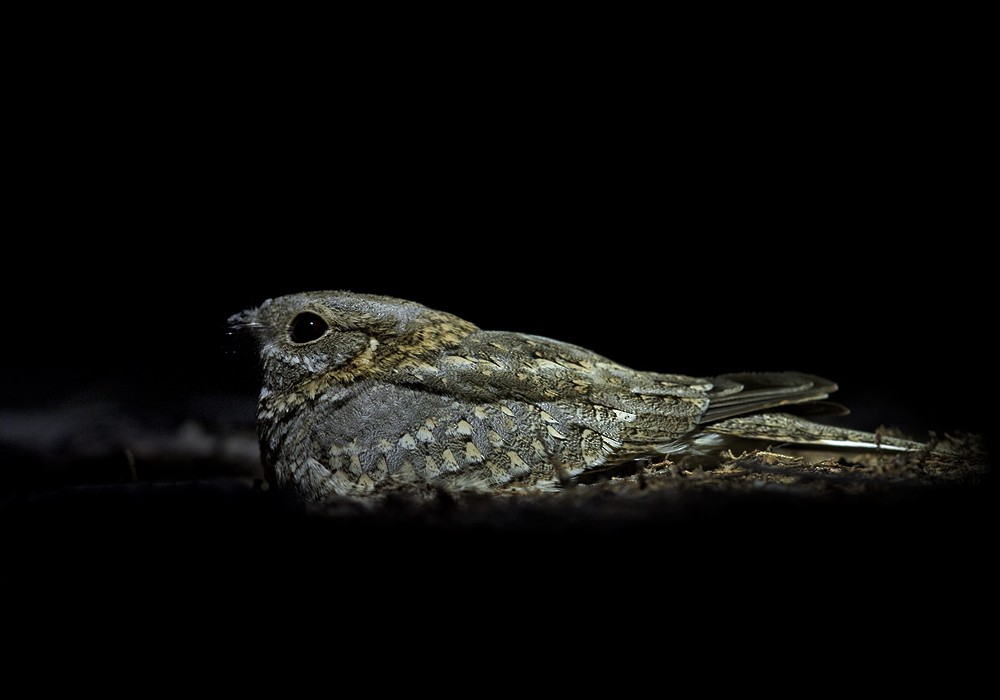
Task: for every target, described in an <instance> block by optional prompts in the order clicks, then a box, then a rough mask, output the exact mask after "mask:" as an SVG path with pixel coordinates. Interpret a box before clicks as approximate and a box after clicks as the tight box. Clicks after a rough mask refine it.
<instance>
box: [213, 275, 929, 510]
mask: <svg viewBox="0 0 1000 700" xmlns="http://www.w3.org/2000/svg"><path fill="white" fill-rule="evenodd" d="M229 322H230V327H231V328H232V329H234V330H246V331H250V332H252V333H253V335H254V336H255V337H256V339H257V341H258V342H259V346H260V355H261V360H262V365H263V388H262V390H261V393H260V399H259V401H258V405H257V423H258V431H259V436H260V444H261V455H262V460H263V463H264V467H265V470H266V473H267V475H268V478H269V480H271V481H273V482H275V483H276V484H277V486H278V487H280V488H290V489H292V490H294V491H295V492H296V493H297V494H298V495H300V496H302V497H304V498H307V499H317V500H318V499H322V498H324V497H327V496H330V495H333V494H338V495H346V496H364V495H369V494H372V493H373V492H377V491H378V490H379V489H380V488H383V487H387V486H393V487H398V486H406V485H409V484H413V485H426V484H431V485H434V486H437V487H440V488H443V489H448V490H457V489H474V490H479V491H483V490H486V491H493V490H511V489H514V490H524V489H527V490H531V489H554V488H559V487H560V486H561V485H566V484H570V483H572V482H573V481H574V480H575V479H577V478H579V477H580V476H581V475H584V474H586V473H588V472H593V471H595V470H607V469H612V468H615V467H619V466H621V465H627V464H629V463H635V462H636V461H637V460H647V459H650V458H662V457H663V456H665V455H670V456H671V457H672V458H673V456H676V455H684V454H689V453H699V452H705V451H712V450H720V449H723V448H724V447H725V446H726V445H727V444H729V442H730V440H732V439H736V438H749V439H759V440H763V441H766V442H767V443H769V444H777V443H801V444H811V445H827V446H831V445H832V446H843V447H860V448H875V447H880V448H882V449H895V450H908V449H918V448H920V447H922V446H921V445H919V444H918V443H913V442H909V441H905V440H898V439H893V438H887V437H877V436H876V435H874V434H872V433H865V432H860V431H855V430H848V429H842V428H836V427H832V426H828V425H823V424H819V423H815V422H811V421H807V420H805V419H803V418H801V417H799V416H795V415H791V414H789V413H787V412H775V411H774V409H777V408H780V407H794V406H796V405H799V404H812V403H815V402H822V401H823V400H824V399H826V398H827V396H828V395H829V394H830V393H831V392H833V391H835V390H836V388H837V387H836V385H835V384H833V383H832V382H830V381H828V380H826V379H822V378H820V377H816V376H812V375H808V374H801V373H798V372H773V373H772V372H764V373H757V374H726V375H722V376H718V377H712V378H698V377H688V376H684V375H681V374H661V373H658V372H640V371H636V370H633V369H630V368H628V367H624V366H622V365H620V364H617V363H615V362H612V361H611V360H609V359H607V358H604V357H601V356H600V355H597V354H595V353H593V352H591V351H589V350H586V349H584V348H581V347H578V346H575V345H570V344H568V343H563V342H560V341H557V340H551V339H549V338H544V337H540V336H535V335H527V334H523V333H512V332H503V331H487V330H480V329H479V328H477V327H476V326H475V325H473V324H472V323H469V322H468V321H465V320H463V319H461V318H458V317H456V316H453V315H452V314H448V313H444V312H442V311H435V310H433V309H429V308H427V307H425V306H422V305H420V304H417V303H415V302H412V301H404V300H401V299H394V298H390V297H382V296H374V295H368V294H355V293H351V292H344V291H321V292H307V293H302V294H292V295H289V296H283V297H278V298H275V299H269V300H267V301H265V302H264V303H263V304H262V305H261V306H260V307H259V308H257V309H251V310H248V311H245V312H243V313H240V314H236V315H234V316H232V317H231V318H230V319H229Z"/></svg>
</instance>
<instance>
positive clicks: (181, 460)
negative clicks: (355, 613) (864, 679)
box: [0, 412, 995, 585]
mask: <svg viewBox="0 0 1000 700" xmlns="http://www.w3.org/2000/svg"><path fill="white" fill-rule="evenodd" d="M22 418H23V419H24V420H26V421H27V420H31V419H32V417H31V416H27V417H24V416H22ZM92 418H93V413H92V412H91V413H89V414H88V418H87V420H91V419H92ZM8 419H9V420H8V425H15V422H14V418H13V417H11V416H8ZM60 420H61V421H62V422H63V423H64V424H65V425H67V426H70V427H67V428H66V429H65V431H64V432H62V433H59V432H58V430H56V432H55V433H51V432H50V433H46V434H45V435H43V436H41V437H40V439H39V440H37V441H35V442H31V441H30V440H28V441H23V440H22V441H20V442H19V443H17V444H13V443H15V442H17V441H11V440H8V441H7V444H6V446H5V451H4V453H3V456H4V462H5V468H6V469H5V482H6V483H5V486H4V489H3V491H2V500H0V518H2V526H3V528H4V531H5V532H6V533H8V534H12V535H14V536H13V537H11V538H10V541H9V542H8V545H9V547H10V549H11V552H12V553H14V554H16V556H15V557H13V558H8V562H9V564H10V566H8V567H6V570H5V571H4V572H3V580H4V581H5V582H6V583H18V582H20V583H22V584H25V585H31V582H32V581H36V580H38V579H39V578H46V576H47V574H46V575H43V574H42V573H41V572H49V571H51V570H52V569H56V570H57V571H59V572H61V574H62V575H67V571H72V572H73V575H80V574H81V573H82V572H87V576H95V577H97V578H98V579H100V578H101V575H102V574H101V572H102V571H116V570H118V569H119V568H120V567H123V566H124V567H126V568H127V567H129V566H132V565H133V563H134V565H135V566H137V567H140V568H141V567H144V566H148V565H155V566H156V567H157V568H159V567H160V565H161V564H165V563H166V562H173V563H174V564H173V568H171V567H169V566H167V567H166V571H168V572H170V573H171V576H179V577H181V578H183V577H184V576H185V575H186V573H191V574H194V573H195V572H198V573H199V575H209V574H210V573H211V572H213V571H214V572H215V573H217V574H221V575H233V576H237V575H238V573H237V572H245V573H247V574H248V575H254V576H257V577H258V578H259V577H260V576H261V575H262V574H266V573H267V572H272V571H273V570H274V569H273V568H272V566H271V564H274V563H275V561H276V559H277V560H279V561H281V562H282V564H281V566H282V567H284V568H285V570H286V571H294V570H301V569H302V568H303V567H306V568H307V569H308V570H309V571H311V572H313V573H317V574H319V573H321V572H322V571H323V570H324V568H326V567H328V568H329V569H330V570H331V571H333V572H336V575H342V574H343V572H344V571H345V569H346V570H353V571H354V572H355V574H357V572H358V571H359V570H361V571H367V572H371V571H372V570H373V565H372V564H371V563H369V562H370V560H371V559H372V558H373V557H374V558H375V560H376V561H377V566H385V565H388V564H389V563H390V561H394V562H396V563H397V564H399V565H400V566H403V565H404V564H403V562H410V565H411V566H417V567H418V568H421V569H426V567H427V566H428V562H434V561H438V562H439V564H440V563H441V562H444V563H446V564H447V565H449V566H450V565H455V564H456V562H466V563H472V562H477V561H478V562H480V563H487V562H490V561H498V560H509V559H511V558H513V559H516V560H518V561H525V562H526V561H529V560H531V559H537V560H538V566H540V567H541V568H543V569H544V568H545V567H547V566H554V564H553V562H558V561H562V562H563V566H568V567H570V568H573V567H581V566H584V563H587V565H588V566H598V568H599V569H600V570H601V571H602V572H603V573H605V574H607V573H609V571H608V569H607V567H606V566H599V565H598V564H599V562H601V561H612V560H613V561H615V562H617V563H616V564H615V566H617V567H619V568H621V567H625V568H629V567H634V566H638V565H640V563H641V562H653V563H656V562H659V563H661V564H662V563H664V562H681V561H685V560H686V561H689V562H694V561H700V560H701V558H702V557H708V558H709V559H713V560H715V561H718V560H719V558H720V557H723V558H725V557H728V558H730V559H731V560H733V561H744V562H746V565H747V566H751V565H754V566H755V565H757V564H761V563H764V562H767V561H769V560H770V561H772V563H773V564H775V565H780V564H785V565H787V564H788V562H789V561H790V559H789V558H788V557H790V556H791V553H792V552H794V557H791V559H793V560H797V561H800V562H810V561H811V562H813V563H814V564H815V563H817V562H823V561H824V558H825V557H826V558H828V560H829V561H834V560H835V559H836V558H837V557H847V560H848V561H850V562H854V561H855V559H857V560H860V559H861V558H864V557H873V558H874V559H875V560H878V559H879V558H880V557H882V556H883V555H885V556H893V555H894V554H895V555H901V554H902V553H904V552H908V553H911V554H916V555H917V559H916V560H917V561H920V560H921V557H924V561H925V562H926V563H930V562H931V558H932V557H933V556H935V554H936V555H938V556H951V555H953V554H955V553H958V552H965V551H968V552H969V553H970V556H973V555H974V553H975V552H977V551H979V550H982V549H983V548H984V547H987V546H989V547H991V546H992V541H991V540H990V541H987V539H986V537H987V534H986V533H987V532H988V531H990V529H991V528H992V526H993V525H994V524H995V516H994V511H995V508H994V506H993V498H992V493H993V479H992V471H991V468H990V459H989V455H988V452H987V448H986V445H985V443H984V441H983V439H982V438H981V437H979V436H976V435H943V436H932V439H931V441H930V442H929V443H928V448H927V449H926V450H925V451H923V452H919V453H903V454H899V453H896V454H893V453H887V452H886V453H882V452H879V453H858V454H839V455H822V454H809V453H801V454H794V453H790V452H788V451H786V450H780V449H779V448H775V449H763V450H757V451H748V452H745V453H741V454H733V453H731V452H728V453H725V454H723V455H721V456H720V459H719V460H718V462H713V463H710V464H707V465H705V464H703V465H700V466H696V467H692V466H689V465H684V464H675V463H672V462H669V461H666V462H662V463H658V464H648V465H645V466H644V467H643V468H642V469H640V470H638V471H637V472H636V473H632V474H627V475H622V476H614V477H609V478H604V479H600V480H596V481H594V482H592V483H581V484H578V485H575V486H573V487H568V488H566V489H564V490H563V491H560V492H556V493H547V494H540V495H535V496H526V495H499V496H482V495H456V494H449V493H443V492H438V491H435V490H433V489H428V490H426V491H423V492H419V493H416V494H414V493H412V492H400V493H388V494H386V495H385V496H383V497H382V498H379V499H375V500H371V501H369V502H364V503H357V502H353V501H339V500H333V501H330V502H328V503H324V504H317V505H303V504H301V503H297V502H294V501H292V500H290V499H288V498H285V497H283V496H280V495H278V494H276V493H273V492H270V491H269V490H268V489H267V487H266V486H265V485H264V484H263V483H262V482H261V479H260V478H259V477H260V473H261V472H260V467H259V464H258V455H257V447H256V441H255V436H254V434H253V430H252V428H251V427H247V426H246V425H242V426H229V427H226V428H221V427H219V426H214V427H213V428H211V429H209V428H206V427H204V426H203V425H201V424H199V423H197V422H194V421H187V422H183V423H181V424H180V425H179V426H176V427H171V428H169V429H164V428H162V427H161V428H158V429H151V428H149V427H148V426H133V428H134V429H132V430H131V431H129V430H123V431H121V432H120V433H118V434H107V435H105V437H104V438H103V439H98V438H95V437H94V435H95V434H96V433H97V431H95V430H94V429H93V427H92V426H91V427H87V426H88V424H87V423H86V421H84V422H83V423H81V422H80V418H79V417H78V416H77V417H76V418H72V417H68V416H65V415H63V416H61V417H60ZM74 421H76V422H75V423H74ZM119 423H121V421H119ZM73 426H75V427H73ZM81 426H83V428H81ZM15 427H16V425H15ZM53 430H55V429H54V428H53ZM22 434H23V432H22ZM81 434H82V435H86V436H87V438H86V439H84V438H82V437H81ZM53 445H58V449H54V448H53V447H52V446H53ZM632 550H635V551H637V552H658V553H659V554H658V556H657V557H654V558H652V559H649V558H648V555H647V554H640V555H637V556H636V557H634V558H631V559H630V558H629V557H626V556H625V554H626V553H627V552H629V551H632ZM779 552H784V553H785V554H786V555H788V556H784V555H782V556H778V555H777V554H776V553H779ZM921 553H923V554H921ZM980 554H982V555H985V551H982V552H980ZM494 556H496V557H498V559H493V557H494ZM775 556H778V559H777V560H774V559H772V558H773V557H775ZM88 557H90V559H88ZM662 557H666V558H662ZM609 558H610V559H609ZM643 566H645V564H643ZM67 567H68V569H67ZM102 567H103V569H102ZM432 569H433V576H437V575H444V574H443V572H442V569H441V568H440V567H436V568H435V567H432Z"/></svg>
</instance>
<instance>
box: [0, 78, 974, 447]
mask: <svg viewBox="0 0 1000 700" xmlns="http://www.w3.org/2000/svg"><path fill="white" fill-rule="evenodd" d="M70 82H71V81H70ZM64 87H66V88H67V92H66V94H65V95H64V96H63V99H62V100H59V101H57V103H56V104H51V103H49V108H48V109H46V110H42V111H41V113H39V114H36V115H33V116H35V117H37V119H38V121H37V123H35V124H33V125H32V126H33V130H32V131H31V132H29V133H30V134H31V138H27V139H25V140H24V141H23V142H22V144H21V145H22V146H26V147H27V148H26V149H24V150H25V152H24V157H23V159H22V160H20V161H18V168H19V172H18V177H17V182H16V184H15V185H14V186H13V192H12V193H11V194H12V196H11V201H13V202H14V205H15V211H16V215H15V216H12V217H11V219H10V220H9V222H8V227H7V239H8V249H7V253H6V255H5V260H6V263H7V264H6V268H7V273H6V274H5V275H4V282H3V284H4V315H5V325H6V328H7V332H6V333H5V336H6V342H5V343H4V347H3V360H2V366H3V368H4V370H5V374H7V375H8V376H9V377H10V382H11V387H13V389H12V394H11V396H15V395H16V396H18V397H24V396H25V395H27V396H28V398H29V399H30V398H31V395H32V394H33V393H37V394H39V398H43V396H45V395H50V393H51V392H56V393H58V391H59V389H60V384H61V383H62V382H64V381H66V380H67V378H72V377H77V376H82V377H89V378H93V377H102V376H106V375H108V376H110V375H123V376H126V377H130V378H131V380H132V381H136V382H139V383H140V385H142V384H144V383H147V382H148V383H150V385H151V386H150V393H149V395H148V396H147V397H146V398H147V400H148V402H149V403H150V404H156V403H158V402H161V401H162V394H161V392H163V391H166V392H168V393H169V392H172V391H179V392H189V391H197V390H198V389H199V388H202V387H213V386H218V385H219V383H220V382H221V383H222V384H223V385H225V386H232V384H231V382H234V381H240V380H239V377H243V378H244V379H246V378H247V377H248V376H249V375H248V374H247V372H246V367H245V366H241V367H239V368H238V369H237V370H236V371H233V367H234V364H233V362H234V357H233V355H232V354H229V353H227V347H226V345H225V342H224V329H225V320H226V318H227V317H228V316H229V315H230V314H232V313H235V312H236V311H239V310H241V309H244V308H248V307H251V306H256V305H257V304H259V303H260V302H261V301H263V300H264V299H265V298H267V297H270V296H277V295H280V294H284V293H290V292H297V291H304V290H312V289H350V290H353V291H359V292H372V293H380V294H391V295H395V296H400V297H403V298H408V299H412V300H415V301H420V302H422V303H424V304H427V305H428V306H432V307H437V308H440V309H443V310H447V311H450V312H453V313H456V314H458V315H460V316H463V317H465V318H467V319H469V320H471V321H473V322H475V323H476V324H478V325H479V326H480V327H483V328H493V329H510V330H521V331H525V332H531V333H537V334H541V335H548V336H552V337H556V338H560V339H563V340H567V341H571V342H574V343H577V344H580V345H584V346H587V347H590V348H592V349H594V350H596V351H598V352H600V353H602V354H604V355H606V356H609V357H611V358H612V359H615V360H617V361H619V362H622V363H624V364H627V365H631V366H633V367H636V368H641V369H651V370H659V371H666V372H681V373H687V374H695V375H705V374H714V373H721V372H727V371H747V370H749V371H753V370H783V369H795V370H800V371H805V372H812V373H816V374H821V375H825V376H827V377H829V378H831V379H833V380H835V381H837V382H838V383H839V384H840V386H841V392H840V393H839V394H838V397H837V398H838V399H840V400H841V401H842V402H844V403H845V404H847V405H848V406H850V407H851V408H852V409H853V410H854V412H855V417H854V419H853V420H854V421H855V422H856V424H857V426H858V427H864V428H874V427H876V426H877V425H879V424H880V423H885V424H889V425H896V426H898V427H901V428H903V429H905V430H907V431H912V432H915V433H916V434H918V435H922V434H925V433H926V431H928V430H935V431H953V430H968V431H975V432H987V431H989V428H990V426H989V425H988V422H989V421H988V419H987V415H986V411H985V408H984V407H985V405H986V404H985V403H984V397H985V396H988V395H989V390H988V387H989V386H990V384H991V381H990V379H989V377H990V369H989V364H990V363H991V361H992V360H991V358H992V354H993V353H992V352H991V341H989V339H988V338H987V328H988V325H989V323H990V319H991V316H992V307H991V304H990V301H989V300H990V298H991V295H990V293H989V289H990V286H991V285H990V278H989V276H990V272H989V265H990V262H989V259H988V255H987V253H986V250H985V247H984V243H983V238H982V234H981V229H980V225H979V224H978V223H977V219H976V218H975V216H974V214H973V212H972V211H971V208H970V204H969V202H970V199H972V198H974V197H975V196H976V193H977V192H978V191H980V190H981V189H982V188H981V186H980V185H979V183H978V182H977V181H976V180H975V179H974V178H972V177H970V176H969V174H968V173H967V172H966V171H964V170H963V166H962V164H961V162H960V161H959V160H958V158H957V156H958V155H961V153H962V151H963V148H964V144H963V142H962V140H961V133H957V132H956V130H955V128H954V123H953V122H943V123H942V122H941V118H940V117H941V115H940V113H939V112H933V113H926V112H922V111H920V110H918V109H917V105H914V104H912V103H911V102H908V101H907V100H906V99H905V95H900V94H898V93H895V94H894V95H893V96H886V95H884V94H880V93H878V92H877V91H875V90H874V89H871V90H865V89H863V88H862V89H860V90H856V91H846V92H841V93H838V95H837V99H833V98H832V97H830V96H829V95H827V94H826V93H816V94H810V93H809V92H808V91H804V92H802V93H799V94H797V99H796V100H794V101H792V102H791V103H790V102H789V100H788V96H787V95H786V96H784V97H785V99H781V98H782V95H781V94H779V93H763V94H747V93H743V94H742V96H741V97H740V99H736V97H732V96H730V97H727V98H719V97H718V96H715V99H710V98H711V97H712V95H710V94H706V93H699V92H698V91H697V88H696V86H691V90H692V92H691V94H692V95H699V96H700V97H702V98H703V99H702V100H695V99H687V100H680V99H679V98H678V99H676V100H674V101H668V102H664V101H662V100H653V99H652V98H650V99H644V98H641V97H639V98H637V97H636V96H635V95H634V94H632V93H626V94H622V95H618V96H617V97H614V98H612V97H610V96H609V97H607V98H606V99H602V100H596V99H583V98H581V99H580V100H579V101H571V102H569V103H566V104H563V103H561V101H558V100H555V99H549V100H548V101H547V102H543V103H541V104H544V106H545V108H544V109H543V108H542V106H540V104H539V103H538V102H536V100H542V97H543V96H540V95H532V96H530V98H529V96H523V99H522V100H521V101H518V102H507V101H503V100H500V99H499V98H498V97H496V96H494V95H493V94H492V92H491V91H490V90H488V89H486V88H485V87H481V88H480V89H478V90H470V91H469V92H468V93H467V95H466V96H467V98H468V99H467V100H464V101H463V100H456V95H448V94H447V92H445V93H442V92H432V93H428V94H424V93H420V92H419V91H415V90H411V91H409V92H400V93H393V94H395V97H394V98H393V99H387V98H385V96H384V95H383V100H382V101H380V102H375V103H369V102H367V101H365V100H358V99H353V98H351V99H349V98H347V97H338V95H337V93H336V92H335V93H333V94H332V95H328V97H327V99H326V100H324V101H314V100H313V99H310V98H311V97H314V96H312V95H310V94H305V93H303V92H302V91H301V87H300V89H299V90H298V91H291V92H290V94H282V95H280V96H274V98H273V99H272V100H270V101H269V102H268V103H267V104H261V103H259V102H257V101H255V100H256V98H255V96H254V95H255V93H253V92H250V91H249V90H248V88H249V86H244V88H245V90H244V91H243V92H241V93H233V92H229V91H227V90H220V91H216V90H215V89H214V87H215V86H214V85H211V84H195V85H194V86H193V87H191V89H187V88H179V87H177V86H174V89H173V91H172V92H168V93H167V95H170V96H171V98H170V99H167V97H166V96H165V95H162V94H160V92H159V90H160V89H166V86H163V85H156V86H155V87H153V85H146V86H145V87H142V86H135V85H132V86H130V88H134V89H133V90H132V91H130V92H127V93H126V94H127V95H128V97H130V99H127V100H126V99H123V95H122V94H118V93H116V92H115V90H113V89H112V88H118V89H121V88H122V86H121V85H109V86H104V89H101V87H100V86H95V85H90V86H88V87H81V86H80V85H76V86H75V87H76V91H75V92H72V91H69V87H70V86H69V85H66V86H64ZM352 94H353V93H352ZM463 94H466V93H463ZM446 97H451V99H450V100H446V99H445V98H446ZM751 97H753V98H754V99H753V101H752V102H751V101H748V100H749V98H751ZM439 100H440V101H439ZM456 102H457V103H456ZM53 378H54V379H53ZM36 382H40V384H36ZM249 383H250V385H251V387H250V390H251V391H252V392H255V388H254V387H253V386H252V385H253V382H252V381H250V382H249ZM36 386H40V387H44V390H41V391H36V390H35V389H34V387H36ZM242 386H243V385H241V388H242Z"/></svg>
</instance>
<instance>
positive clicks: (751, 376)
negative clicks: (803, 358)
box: [699, 372, 837, 424]
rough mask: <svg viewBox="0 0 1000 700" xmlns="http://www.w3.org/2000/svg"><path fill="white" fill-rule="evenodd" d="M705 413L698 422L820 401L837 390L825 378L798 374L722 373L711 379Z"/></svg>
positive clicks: (835, 386) (703, 422)
mask: <svg viewBox="0 0 1000 700" xmlns="http://www.w3.org/2000/svg"><path fill="white" fill-rule="evenodd" d="M710 381H712V383H713V388H712V391H711V392H709V401H710V403H709V406H708V410H707V411H706V412H705V414H704V415H703V416H702V417H701V420H700V421H699V422H700V423H702V424H705V423H714V422H716V421H720V420H726V419H727V418H733V417H736V416H741V415H746V414H749V413H756V412H758V411H763V410H767V409H771V408H777V407H779V406H790V405H794V404H801V403H809V402H813V401H822V400H823V399H826V398H827V397H828V396H829V395H830V394H831V393H833V392H834V391H836V390H837V385H836V384H835V383H834V382H831V381H830V380H828V379H824V378H822V377H817V376H815V375H811V374H802V373H799V372H761V373H741V374H723V375H719V376H718V377H712V378H711V380H710Z"/></svg>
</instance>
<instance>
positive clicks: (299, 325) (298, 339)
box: [288, 311, 330, 343]
mask: <svg viewBox="0 0 1000 700" xmlns="http://www.w3.org/2000/svg"><path fill="white" fill-rule="evenodd" d="M328 330H330V326H329V325H327V322H326V321H324V320H323V318H322V317H320V316H317V315H316V314H314V313H313V312H312V311H303V312H302V313H300V314H299V315H298V316H296V317H295V318H293V319H292V322H291V323H290V324H289V325H288V337H289V338H290V339H291V341H292V342H293V343H310V342H312V341H314V340H316V339H317V338H319V337H320V336H321V335H323V334H324V333H326V332H327V331H328Z"/></svg>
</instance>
